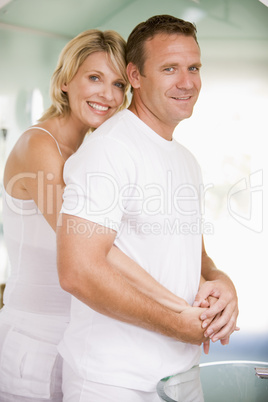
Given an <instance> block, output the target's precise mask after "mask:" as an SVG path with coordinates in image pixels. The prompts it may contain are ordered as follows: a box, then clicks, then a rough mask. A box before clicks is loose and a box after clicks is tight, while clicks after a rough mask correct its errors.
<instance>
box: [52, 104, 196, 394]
mask: <svg viewBox="0 0 268 402" xmlns="http://www.w3.org/2000/svg"><path fill="white" fill-rule="evenodd" d="M64 180H65V182H66V189H65V192H64V203H63V207H62V213H65V214H70V215H76V216H78V217H81V218H84V219H86V220H89V221H92V222H96V223H98V224H99V225H101V226H102V229H103V230H105V228H107V227H109V228H112V229H114V230H115V231H117V237H116V240H115V244H116V246H117V247H118V248H119V249H121V250H122V251H123V252H124V253H126V254H127V255H128V256H129V257H131V258H132V259H133V260H135V261H136V262H137V263H138V264H140V265H141V266H142V267H143V268H144V269H145V270H146V271H147V272H148V273H149V274H150V275H152V276H153V277H154V278H155V279H156V280H157V281H159V282H160V283H161V284H162V285H164V286H165V287H166V288H168V289H169V290H170V291H172V292H173V293H175V294H177V295H178V296H180V297H182V298H183V299H185V300H186V301H187V302H188V303H189V304H192V303H193V301H194V299H195V295H196V293H197V291H198V286H199V280H200V273H201V249H202V233H201V232H202V230H201V229H202V221H201V212H200V197H199V193H200V190H201V186H202V179H201V173H200V168H199V165H198V163H197V162H196V160H195V158H194V157H193V155H192V154H191V153H190V152H189V151H188V150H187V149H185V148H184V147H183V146H182V145H180V144H179V143H177V142H176V141H175V140H172V141H167V140H165V139H163V138H162V137H161V136H159V135H158V134H157V133H156V132H154V131H153V130H152V129H150V128H149V127H148V126H147V125H146V124H145V123H144V122H142V121H141V120H140V119H139V118H138V117H137V116H136V115H134V114H133V113H132V112H130V111H129V110H124V111H122V112H119V113H118V114H116V115H115V116H113V117H112V118H111V119H109V120H108V121H106V122H105V123H104V124H103V125H102V126H101V127H100V128H98V129H97V130H96V131H95V132H94V133H93V134H91V135H90V136H89V138H88V139H87V140H86V141H85V142H84V144H83V145H82V146H81V147H80V149H79V150H78V152H77V153H76V154H74V155H73V156H72V157H71V158H69V160H68V161H67V162H66V165H65V169H64ZM68 230H70V231H74V232H75V231H76V232H77V233H79V232H80V233H81V232H82V231H83V230H86V227H85V226H83V225H78V226H75V225H74V224H73V223H72V220H71V219H70V226H69V228H68ZM200 350H201V349H200V347H199V346H196V345H191V344H188V343H182V342H178V341H176V340H174V339H172V338H169V337H166V336H163V335H161V334H158V333H155V332H153V331H148V330H145V329H143V328H140V327H137V326H134V325H130V324H127V323H123V322H120V321H117V320H115V319H112V318H109V317H107V316H104V315H102V314H99V313H97V312H95V311H94V310H92V309H91V308H89V307H88V306H86V305H85V304H83V303H82V302H80V301H79V300H77V299H76V298H74V297H73V298H72V307H71V320H70V324H69V327H68V329H67V330H66V332H65V335H64V339H63V340H62V342H61V343H60V345H59V351H60V353H61V354H62V356H63V358H64V359H65V360H66V361H67V362H68V363H69V364H70V365H71V366H72V367H73V368H74V370H75V371H76V372H77V373H78V374H79V375H80V376H81V377H83V378H85V379H88V380H91V381H95V382H100V383H105V384H110V385H117V386H122V387H129V388H133V389H139V390H144V391H152V390H154V389H155V386H156V383H157V382H158V381H159V380H160V379H161V378H163V377H166V376H168V375H172V374H174V373H177V372H182V371H186V370H188V369H190V368H191V367H192V366H194V365H196V364H198V361H199V357H200Z"/></svg>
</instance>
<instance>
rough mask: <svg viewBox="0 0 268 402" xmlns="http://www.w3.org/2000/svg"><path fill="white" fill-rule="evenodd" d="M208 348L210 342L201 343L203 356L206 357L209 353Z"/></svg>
mask: <svg viewBox="0 0 268 402" xmlns="http://www.w3.org/2000/svg"><path fill="white" fill-rule="evenodd" d="M209 346H210V340H209V339H208V340H206V341H205V342H204V343H203V350H204V353H205V355H208V353H209Z"/></svg>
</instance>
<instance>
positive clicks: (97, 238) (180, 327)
mask: <svg viewBox="0 0 268 402" xmlns="http://www.w3.org/2000/svg"><path fill="white" fill-rule="evenodd" d="M66 219H67V218H66V217H65V220H66ZM65 220H64V219H63V225H62V226H61V227H60V228H59V230H58V271H59V278H60V283H61V286H62V287H63V289H64V290H66V291H67V292H69V293H71V294H72V295H74V296H75V297H77V298H78V299H79V300H81V301H82V302H84V303H85V304H87V305H88V306H89V307H91V308H92V309H94V310H96V311H97V312H99V313H101V314H104V315H107V316H109V317H111V318H114V319H116V320H120V321H123V322H127V323H130V324H133V325H137V326H140V327H143V328H146V329H149V330H151V331H155V332H159V333H161V334H163V335H166V336H169V337H172V338H175V339H177V340H180V341H182V342H189V343H193V344H200V343H201V342H203V340H204V336H203V332H204V330H202V327H201V321H200V319H199V316H200V313H201V312H202V309H200V308H188V309H186V310H185V311H184V312H182V313H181V314H177V313H175V312H173V311H171V310H169V309H167V308H166V307H164V306H162V305H161V304H159V303H158V302H156V301H154V300H152V299H151V298H150V297H148V296H146V295H145V294H143V293H142V292H140V291H139V290H138V289H137V288H135V287H134V286H132V285H131V284H130V283H129V282H128V281H127V279H126V278H125V277H124V276H122V275H121V274H120V273H119V272H118V271H116V270H115V269H113V267H112V266H111V265H110V264H109V262H108V260H107V254H108V252H109V250H110V248H111V245H112V244H113V242H114V236H115V235H112V234H107V233H106V232H105V235H101V234H99V232H98V231H96V232H95V233H94V234H93V232H92V231H91V235H90V238H88V237H87V236H83V235H79V234H71V233H69V234H68V233H67V230H66V222H65ZM80 223H81V224H82V223H83V220H77V224H80ZM100 250H102V251H100Z"/></svg>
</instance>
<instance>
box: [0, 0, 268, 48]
mask: <svg viewBox="0 0 268 402" xmlns="http://www.w3.org/2000/svg"><path fill="white" fill-rule="evenodd" d="M264 3H267V0H0V28H1V29H9V30H10V29H11V30H32V31H34V32H35V33H39V34H41V35H50V36H51V35H52V36H55V37H56V36H57V37H62V38H66V39H70V38H72V37H74V36H75V35H77V34H78V33H79V32H81V31H83V30H85V29H89V28H99V29H114V30H117V31H118V32H120V33H121V35H123V36H124V37H125V38H127V36H128V35H129V33H130V31H131V30H132V28H133V27H134V26H135V25H136V24H138V23H139V22H141V21H144V20H145V19H147V18H148V17H150V16H152V15H156V14H172V15H175V16H177V17H179V18H183V19H186V20H189V21H191V22H195V23H196V25H197V29H198V38H199V40H200V39H208V38H209V39H212V40H213V39H217V38H218V39H228V40H229V39H238V40H244V39H247V40H261V41H264V40H265V41H267V40H268V7H267V6H265V5H264ZM0 35H1V32H0ZM266 49H267V48H266Z"/></svg>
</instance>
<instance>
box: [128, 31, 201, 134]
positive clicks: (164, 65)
mask: <svg viewBox="0 0 268 402" xmlns="http://www.w3.org/2000/svg"><path fill="white" fill-rule="evenodd" d="M200 67H201V61H200V50H199V47H198V45H197V43H196V41H195V40H194V38H192V37H190V36H184V35H177V34H172V35H168V34H157V35H156V36H155V37H154V38H153V39H151V40H148V41H147V42H146V43H145V63H144V69H143V75H139V84H138V88H137V87H136V89H137V91H138V102H139V103H140V107H141V110H142V113H143V116H140V117H141V118H142V119H143V120H144V121H145V123H147V124H148V125H149V126H150V127H151V128H153V129H154V130H155V131H156V132H158V133H159V134H160V135H162V136H164V137H166V135H165V133H170V132H173V130H174V128H175V127H176V126H177V124H178V123H179V122H180V121H182V120H184V119H186V118H188V117H190V116H191V114H192V112H193V107H194V105H195V103H196V101H197V98H198V95H199V92H200V89H201V79H200ZM167 137H169V134H168V135H167Z"/></svg>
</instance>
